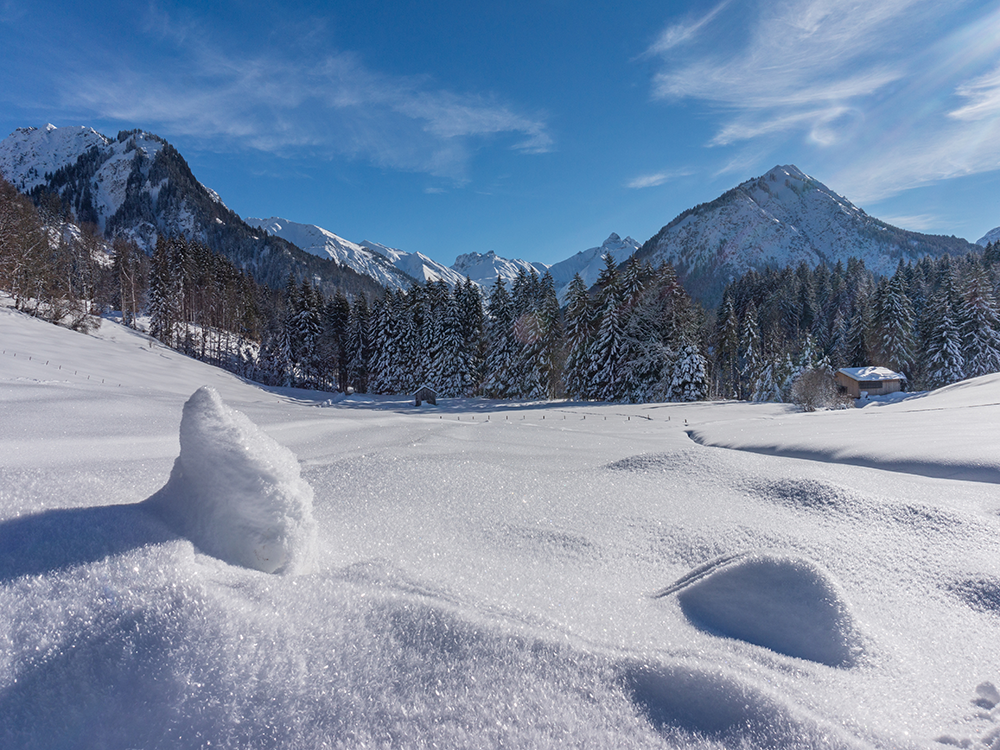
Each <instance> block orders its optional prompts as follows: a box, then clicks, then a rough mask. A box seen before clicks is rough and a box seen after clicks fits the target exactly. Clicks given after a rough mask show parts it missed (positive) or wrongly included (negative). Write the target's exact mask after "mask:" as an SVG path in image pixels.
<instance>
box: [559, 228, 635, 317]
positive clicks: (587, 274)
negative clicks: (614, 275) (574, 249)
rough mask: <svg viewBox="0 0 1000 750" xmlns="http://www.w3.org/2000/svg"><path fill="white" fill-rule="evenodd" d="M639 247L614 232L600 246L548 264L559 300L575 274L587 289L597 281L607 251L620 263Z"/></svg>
mask: <svg viewBox="0 0 1000 750" xmlns="http://www.w3.org/2000/svg"><path fill="white" fill-rule="evenodd" d="M638 249H639V243H638V242H636V241H635V240H633V239H632V238H631V237H626V238H625V239H622V238H621V237H619V236H618V235H617V234H615V233H614V232H612V233H611V236H610V237H608V238H607V239H606V240H604V243H603V244H602V245H601V246H600V247H592V248H590V249H589V250H583V251H581V252H579V253H577V254H576V255H574V256H573V257H571V258H567V259H566V260H561V261H559V262H558V263H556V264H555V265H552V266H549V273H550V274H552V279H553V280H554V281H555V282H556V293H557V294H558V295H559V301H560V302H565V301H566V300H565V297H566V292H567V291H568V290H569V283H570V281H572V280H573V276H574V275H575V274H580V276H581V277H582V278H583V281H584V283H585V284H586V285H587V288H588V289H589V288H590V287H592V286H593V285H594V284H596V283H597V277H598V276H599V275H600V273H601V269H602V268H604V256H605V255H606V254H608V253H610V254H611V257H612V258H614V259H615V263H617V264H621V263H624V262H625V261H626V260H628V259H629V258H630V257H631V256H632V254H633V253H634V252H635V251H636V250H638Z"/></svg>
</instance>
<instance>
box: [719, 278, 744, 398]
mask: <svg viewBox="0 0 1000 750" xmlns="http://www.w3.org/2000/svg"><path fill="white" fill-rule="evenodd" d="M716 319H717V321H718V325H717V328H716V334H715V340H716V344H715V359H716V368H715V372H716V376H717V378H718V385H717V389H718V392H719V395H721V396H722V397H723V398H741V397H742V392H741V390H740V385H739V384H740V364H739V348H740V319H739V315H738V314H737V312H736V305H734V304H733V298H732V296H731V294H730V293H729V290H728V289H727V291H726V293H725V294H724V295H723V298H722V304H721V305H719V310H718V313H717V315H716Z"/></svg>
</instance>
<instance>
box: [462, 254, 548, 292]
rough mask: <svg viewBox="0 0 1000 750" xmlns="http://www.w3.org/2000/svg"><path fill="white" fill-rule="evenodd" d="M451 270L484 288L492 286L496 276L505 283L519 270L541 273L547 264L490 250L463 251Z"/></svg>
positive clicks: (509, 281)
mask: <svg viewBox="0 0 1000 750" xmlns="http://www.w3.org/2000/svg"><path fill="white" fill-rule="evenodd" d="M451 267H452V270H454V271H456V272H457V273H458V274H460V275H461V276H462V277H463V278H464V277H468V278H470V279H472V280H473V281H475V282H476V283H477V284H479V285H480V286H481V287H483V288H484V289H488V288H489V287H490V286H492V285H493V284H494V283H495V282H496V280H497V278H500V279H503V282H504V283H505V284H511V283H513V281H514V279H516V278H517V275H518V274H519V273H520V272H521V271H525V272H527V273H529V274H530V273H531V272H532V271H534V272H535V273H537V274H539V275H542V274H544V273H545V271H546V269H548V266H547V265H545V264H544V263H529V262H528V261H526V260H520V259H517V260H510V259H508V258H502V257H500V256H499V255H497V254H496V253H495V252H493V251H492V250H490V251H489V252H488V253H465V254H463V255H459V256H458V257H457V258H455V262H454V263H453V264H452V266H451Z"/></svg>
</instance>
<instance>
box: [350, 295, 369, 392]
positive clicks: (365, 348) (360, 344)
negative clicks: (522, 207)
mask: <svg viewBox="0 0 1000 750" xmlns="http://www.w3.org/2000/svg"><path fill="white" fill-rule="evenodd" d="M369 336H370V315H369V310H368V302H367V300H365V298H364V297H358V298H357V299H355V300H354V304H353V305H351V313H350V315H349V316H348V319H347V350H348V356H349V360H348V365H347V379H348V382H349V383H350V385H351V387H353V388H354V392H355V393H367V392H368V377H369V361H370V358H371V342H370V338H369Z"/></svg>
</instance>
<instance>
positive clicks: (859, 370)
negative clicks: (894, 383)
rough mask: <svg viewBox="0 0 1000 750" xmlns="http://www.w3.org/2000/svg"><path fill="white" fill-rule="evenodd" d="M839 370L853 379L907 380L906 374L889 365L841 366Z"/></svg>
mask: <svg viewBox="0 0 1000 750" xmlns="http://www.w3.org/2000/svg"><path fill="white" fill-rule="evenodd" d="M837 372H842V373H844V374H845V375H846V376H847V377H849V378H851V379H853V380H858V381H861V380H906V376H905V375H903V374H901V373H898V372H894V371H892V370H890V369H889V368H888V367H871V366H869V367H841V368H840V369H839V370H837Z"/></svg>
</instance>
